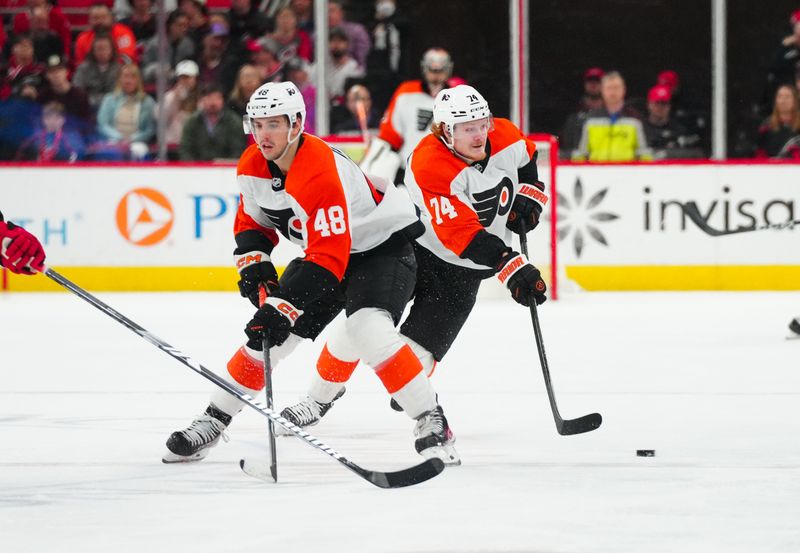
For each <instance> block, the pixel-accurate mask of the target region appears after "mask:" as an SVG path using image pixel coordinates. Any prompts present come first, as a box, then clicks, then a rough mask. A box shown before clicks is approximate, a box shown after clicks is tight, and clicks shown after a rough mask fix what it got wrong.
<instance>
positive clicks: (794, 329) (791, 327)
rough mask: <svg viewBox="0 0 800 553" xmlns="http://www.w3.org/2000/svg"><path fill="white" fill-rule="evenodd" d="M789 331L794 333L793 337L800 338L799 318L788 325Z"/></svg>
mask: <svg viewBox="0 0 800 553" xmlns="http://www.w3.org/2000/svg"><path fill="white" fill-rule="evenodd" d="M789 330H791V331H792V332H794V334H795V336H797V337H800V317H795V318H794V319H792V322H790V323H789Z"/></svg>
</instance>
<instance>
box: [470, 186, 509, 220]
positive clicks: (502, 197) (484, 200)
mask: <svg viewBox="0 0 800 553" xmlns="http://www.w3.org/2000/svg"><path fill="white" fill-rule="evenodd" d="M513 198H514V184H513V183H512V182H511V179H509V178H508V177H505V178H504V179H503V180H502V181H500V183H499V184H498V185H497V186H495V187H494V188H490V189H489V190H484V191H483V192H476V193H475V194H473V195H472V199H473V200H474V201H473V202H472V207H473V209H474V210H475V213H477V214H478V221H479V222H480V223H481V224H482V225H483V226H484V227H488V226H490V225H491V224H492V222H493V221H494V219H495V217H497V216H498V215H500V216H501V217H502V216H503V215H505V214H506V213H508V211H509V210H510V209H511V200H513Z"/></svg>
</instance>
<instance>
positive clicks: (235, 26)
mask: <svg viewBox="0 0 800 553" xmlns="http://www.w3.org/2000/svg"><path fill="white" fill-rule="evenodd" d="M228 21H229V23H230V39H231V41H232V42H234V43H235V44H246V43H247V40H248V39H257V38H258V37H260V36H263V35H264V34H266V33H267V32H268V31H271V30H272V20H271V19H270V18H269V17H267V15H266V14H265V13H263V12H262V11H260V10H259V9H258V4H257V3H255V2H252V1H251V0H231V7H230V10H229V11H228Z"/></svg>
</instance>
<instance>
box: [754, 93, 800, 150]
mask: <svg viewBox="0 0 800 553" xmlns="http://www.w3.org/2000/svg"><path fill="white" fill-rule="evenodd" d="M799 142H800V109H798V99H797V92H796V90H795V89H794V87H793V86H791V85H788V84H784V85H781V86H779V87H778V90H777V91H776V92H775V101H774V103H773V108H772V114H771V115H770V116H769V117H767V118H766V119H765V120H764V122H763V123H762V124H761V126H760V127H759V129H758V139H757V141H756V157H759V158H768V157H770V158H791V159H800V143H799Z"/></svg>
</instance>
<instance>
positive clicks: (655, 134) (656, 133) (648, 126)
mask: <svg viewBox="0 0 800 553" xmlns="http://www.w3.org/2000/svg"><path fill="white" fill-rule="evenodd" d="M671 100H672V91H671V90H670V89H669V87H667V86H664V85H656V86H654V87H653V88H651V89H650V92H648V94H647V119H645V121H644V134H645V136H646V137H647V144H648V146H649V147H650V148H651V149H652V150H653V157H654V158H655V159H665V158H673V159H675V158H684V159H685V158H697V157H702V155H703V153H702V151H701V150H700V149H699V148H698V143H699V142H700V138H699V137H698V136H697V135H692V134H690V133H689V132H688V131H687V130H686V127H684V126H683V125H682V124H681V123H679V122H678V121H675V120H674V118H673V117H671V113H670V108H671V104H670V102H671Z"/></svg>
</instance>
